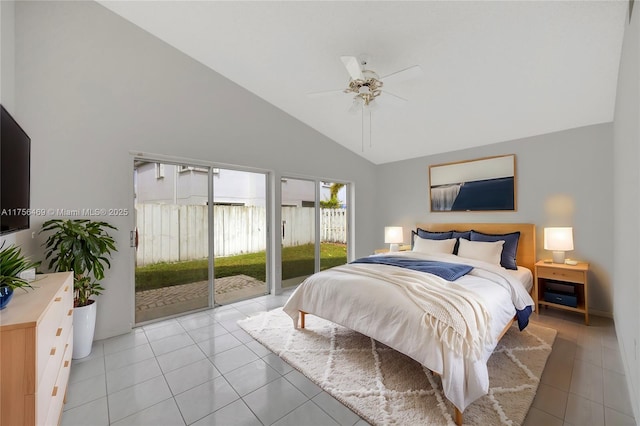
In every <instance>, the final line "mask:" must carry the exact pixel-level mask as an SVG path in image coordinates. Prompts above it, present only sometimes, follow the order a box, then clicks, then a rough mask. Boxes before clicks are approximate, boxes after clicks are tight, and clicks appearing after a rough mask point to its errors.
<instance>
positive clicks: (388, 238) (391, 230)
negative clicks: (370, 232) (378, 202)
mask: <svg viewBox="0 0 640 426" xmlns="http://www.w3.org/2000/svg"><path fill="white" fill-rule="evenodd" d="M402 234H403V232H402V226H385V227H384V242H385V243H386V244H400V243H402V241H403V240H402Z"/></svg>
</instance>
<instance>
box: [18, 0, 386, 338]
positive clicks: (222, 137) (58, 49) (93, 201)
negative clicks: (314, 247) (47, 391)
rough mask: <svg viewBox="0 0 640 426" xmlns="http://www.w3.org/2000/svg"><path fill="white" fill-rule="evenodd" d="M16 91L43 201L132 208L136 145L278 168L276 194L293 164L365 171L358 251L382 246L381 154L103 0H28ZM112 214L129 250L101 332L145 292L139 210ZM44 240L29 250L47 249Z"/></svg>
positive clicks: (123, 249) (298, 171) (119, 260)
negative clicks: (327, 133)
mask: <svg viewBox="0 0 640 426" xmlns="http://www.w3.org/2000/svg"><path fill="white" fill-rule="evenodd" d="M16 101H17V109H18V117H19V118H20V119H21V124H22V125H23V127H24V128H25V130H26V131H27V132H28V133H29V135H30V136H31V139H32V207H42V208H69V209H75V208H131V207H132V206H133V188H132V187H133V183H132V182H133V159H132V156H131V155H130V150H136V151H142V152H150V153H158V154H163V155H167V156H178V157H182V158H187V159H197V160H200V161H213V162H220V163H226V164H234V165H240V166H246V167H254V168H260V169H265V170H270V171H271V172H272V184H271V188H270V190H272V191H274V195H275V197H276V199H279V198H278V197H279V194H280V176H281V175H297V176H308V175H312V176H314V175H315V176H318V177H321V178H330V179H336V180H340V181H348V182H353V183H354V187H355V193H356V198H355V205H354V208H355V222H356V223H357V228H356V230H355V252H356V255H365V254H368V253H369V252H370V250H371V248H372V247H373V246H374V244H373V238H372V236H371V233H370V230H371V229H372V228H373V226H374V223H373V218H372V215H371V214H370V213H371V211H373V207H374V187H373V181H374V169H375V168H374V166H373V165H372V164H371V163H369V162H367V161H365V160H363V159H362V158H360V157H358V156H357V155H355V154H353V153H352V152H350V151H348V150H346V149H344V148H343V147H341V146H339V145H338V144H336V143H334V142H333V141H331V140H330V139H328V138H326V137H324V136H323V135H321V134H319V133H317V132H316V131H314V130H313V129H311V128H309V127H308V126H306V125H304V124H302V123H300V122H299V121H297V120H295V119H293V118H292V117H290V116H288V115H286V114H285V113H283V112H282V111H281V110H279V109H277V108H275V107H273V106H272V105H270V104H268V103H266V102H264V101H263V100H262V99H259V98H257V97H256V96H255V95H253V94H251V93H249V92H248V91H246V90H244V89H242V88H240V87H239V86H237V85H236V84H234V83H232V82H231V81H229V80H227V79H225V78H223V77H222V76H220V75H219V74H217V73H215V72H213V71H211V70H210V69H208V68H206V67H204V66H202V65H201V64H200V63H198V62H196V61H194V60H192V59H191V58H189V57H187V56H186V55H184V54H182V53H180V52H178V51H177V50H175V49H174V48H172V47H170V46H168V45H167V44H165V43H163V42H161V41H159V40H157V39H156V38H154V37H153V36H151V35H149V34H148V33H146V32H144V31H143V30H141V29H139V28H138V27H136V26H134V25H133V24H131V23H129V22H127V21H125V20H123V19H122V18H120V17H118V16H117V15H115V14H113V13H111V12H110V11H108V10H107V9H105V8H104V7H102V6H100V5H99V4H97V3H94V2H18V3H17V4H16ZM273 211H274V215H273V220H274V222H275V223H279V222H280V213H279V212H280V211H279V209H273ZM44 219H47V218H43V219H38V218H34V220H33V221H32V228H33V229H35V230H37V229H38V228H39V226H40V224H41V222H42V220H44ZM100 219H106V220H108V221H110V222H111V223H112V224H114V225H115V226H117V227H118V228H119V231H118V232H117V233H116V234H115V239H116V241H117V244H118V247H119V251H118V253H117V254H116V255H115V257H114V259H113V261H112V265H113V267H112V269H111V270H109V271H108V273H107V277H106V279H105V281H104V287H105V288H106V289H107V290H106V291H105V293H104V294H103V295H102V296H100V298H99V306H98V320H97V328H96V339H101V338H105V337H108V336H112V335H116V334H119V333H123V332H126V331H127V330H129V328H130V326H131V323H132V322H133V303H134V287H133V251H132V249H130V248H129V230H130V229H132V228H133V217H131V216H128V217H101V218H100ZM276 229H279V228H276ZM42 240H43V238H40V237H39V238H38V239H37V240H33V241H29V243H30V244H29V250H32V251H33V252H34V253H42V249H41V247H39V245H38V244H39V243H40V242H42ZM279 246H280V241H279V240H278V241H277V244H274V246H273V247H274V250H273V251H274V259H273V260H274V264H275V265H276V270H275V272H274V274H275V277H276V278H279V276H280V275H279V268H280V263H281V262H280V257H279V256H280V252H279V250H280V249H279Z"/></svg>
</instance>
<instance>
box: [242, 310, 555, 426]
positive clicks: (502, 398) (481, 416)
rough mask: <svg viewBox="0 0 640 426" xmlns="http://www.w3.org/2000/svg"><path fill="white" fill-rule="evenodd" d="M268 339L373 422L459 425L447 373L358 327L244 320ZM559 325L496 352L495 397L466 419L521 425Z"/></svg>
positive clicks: (514, 339)
mask: <svg viewBox="0 0 640 426" xmlns="http://www.w3.org/2000/svg"><path fill="white" fill-rule="evenodd" d="M238 324H239V325H240V327H242V328H243V329H244V330H246V331H247V332H248V333H249V334H251V336H253V337H254V338H255V339H256V340H258V341H259V342H260V343H262V344H263V345H265V346H266V347H267V348H269V349H270V350H271V351H273V352H274V353H276V354H277V355H279V356H280V357H281V358H282V359H284V360H285V361H287V362H288V363H289V364H291V365H292V366H293V367H294V368H296V369H298V370H299V371H300V372H301V373H303V374H304V375H305V376H307V377H308V378H309V379H311V380H312V381H313V382H315V383H316V384H317V385H318V386H320V387H321V388H322V389H324V390H325V391H327V392H328V393H330V394H331V395H332V396H333V397H334V398H336V399H338V400H339V401H341V402H342V403H344V404H345V405H346V406H348V407H349V408H351V409H352V410H353V411H354V412H356V413H357V414H358V415H360V416H361V417H362V418H364V419H365V420H367V421H368V422H369V423H371V424H373V425H418V424H420V425H454V424H455V423H454V421H453V418H452V413H453V406H452V405H451V403H449V402H448V401H447V400H446V398H445V397H444V394H443V393H442V387H441V384H440V379H439V378H438V377H437V376H435V375H433V374H431V372H430V371H428V370H427V369H425V368H424V367H422V365H420V364H419V363H418V362H416V361H414V360H412V359H411V358H409V357H407V356H405V355H402V354H401V353H399V352H397V351H395V350H393V349H391V348H389V347H387V346H385V345H383V344H381V343H379V342H377V341H375V340H373V339H370V338H368V337H365V336H363V335H362V334H359V333H357V332H354V331H351V330H349V329H347V328H344V327H342V326H339V325H336V324H334V323H331V322H329V321H325V320H323V319H321V318H318V317H315V316H312V315H307V321H306V328H305V329H294V328H293V322H292V321H291V318H290V317H289V316H288V315H286V314H285V313H284V312H282V309H276V310H273V311H270V312H263V313H261V314H259V315H256V316H253V317H250V318H247V319H244V320H241V321H238ZM555 336H556V331H555V330H552V329H550V328H546V327H542V326H539V325H536V324H530V325H529V327H527V329H526V330H525V331H524V332H522V333H521V332H519V331H518V328H517V326H515V325H514V326H513V327H512V328H511V329H510V330H509V331H508V332H507V333H506V334H505V336H504V337H503V338H502V340H501V341H500V343H499V344H498V346H497V347H496V349H495V351H494V352H493V355H492V356H491V358H489V362H488V366H489V380H490V388H489V393H488V395H485V396H483V397H482V398H480V399H478V400H477V401H475V402H474V403H473V404H471V405H470V406H469V407H467V409H466V410H465V411H464V424H465V425H500V424H503V425H520V424H522V422H523V421H524V419H525V417H526V415H527V412H528V411H529V407H530V406H531V402H532V401H533V397H534V396H535V393H536V390H537V389H538V383H539V381H540V376H541V375H542V371H543V369H544V366H545V363H546V361H547V357H548V356H549V354H550V353H551V346H552V345H553V341H554V340H555Z"/></svg>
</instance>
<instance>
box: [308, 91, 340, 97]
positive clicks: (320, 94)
mask: <svg viewBox="0 0 640 426" xmlns="http://www.w3.org/2000/svg"><path fill="white" fill-rule="evenodd" d="M342 94H344V90H325V91H322V92H313V93H307V96H308V97H310V98H322V97H325V96H335V95H342Z"/></svg>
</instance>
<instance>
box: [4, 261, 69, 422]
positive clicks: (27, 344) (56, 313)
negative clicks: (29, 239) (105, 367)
mask: <svg viewBox="0 0 640 426" xmlns="http://www.w3.org/2000/svg"><path fill="white" fill-rule="evenodd" d="M31 285H32V286H33V287H34V289H33V290H30V289H28V290H27V292H24V291H22V290H20V289H16V290H15V291H14V293H13V299H12V300H11V301H10V302H9V304H8V305H7V307H6V308H5V309H3V310H2V311H0V401H2V409H1V410H0V425H2V426H5V425H6V426H17V425H47V426H50V425H57V424H59V422H60V418H61V413H62V405H63V403H64V398H65V392H66V390H67V382H68V380H69V370H70V368H71V354H72V352H73V276H72V274H71V272H60V273H56V274H46V275H37V279H36V281H34V282H33V283H31Z"/></svg>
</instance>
